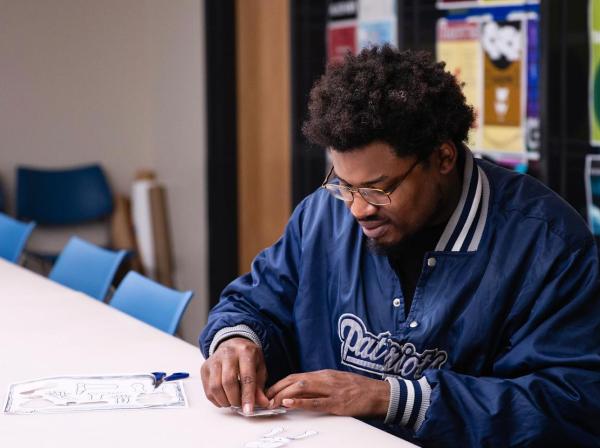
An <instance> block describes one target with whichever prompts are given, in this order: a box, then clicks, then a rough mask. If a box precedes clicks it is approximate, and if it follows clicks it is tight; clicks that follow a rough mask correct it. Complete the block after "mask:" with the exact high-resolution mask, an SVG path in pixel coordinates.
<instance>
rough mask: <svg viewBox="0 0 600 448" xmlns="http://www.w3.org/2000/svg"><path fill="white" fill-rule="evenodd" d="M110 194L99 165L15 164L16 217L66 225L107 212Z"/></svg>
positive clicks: (42, 223)
mask: <svg viewBox="0 0 600 448" xmlns="http://www.w3.org/2000/svg"><path fill="white" fill-rule="evenodd" d="M112 209H113V196H112V193H111V191H110V187H109V186H108V182H107V180H106V176H105V175H104V172H103V171H102V168H101V167H100V166H99V165H88V166H82V167H76V168H71V169H61V170H50V169H38V168H30V167H18V168H17V218H19V219H33V220H35V221H36V222H37V223H39V224H40V225H70V224H79V223H84V222H89V221H95V220H99V219H102V218H104V217H107V216H108V215H110V213H111V212H112Z"/></svg>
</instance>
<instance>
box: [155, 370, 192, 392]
mask: <svg viewBox="0 0 600 448" xmlns="http://www.w3.org/2000/svg"><path fill="white" fill-rule="evenodd" d="M152 375H153V376H154V389H156V388H157V387H158V386H160V385H161V384H162V383H163V382H165V381H177V380H182V379H184V378H188V377H189V376H190V374H189V373H187V372H175V373H172V374H171V375H167V373H166V372H152Z"/></svg>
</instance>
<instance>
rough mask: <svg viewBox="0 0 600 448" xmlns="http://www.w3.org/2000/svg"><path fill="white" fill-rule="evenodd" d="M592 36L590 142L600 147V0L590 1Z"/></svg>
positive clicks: (590, 30) (590, 31)
mask: <svg viewBox="0 0 600 448" xmlns="http://www.w3.org/2000/svg"><path fill="white" fill-rule="evenodd" d="M588 20H589V35H590V38H589V39H590V75H589V77H590V84H589V90H590V92H589V99H590V100H589V101H590V104H589V110H590V140H591V144H592V145H593V146H600V0H589V15H588Z"/></svg>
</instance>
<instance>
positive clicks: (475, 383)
mask: <svg viewBox="0 0 600 448" xmlns="http://www.w3.org/2000/svg"><path fill="white" fill-rule="evenodd" d="M465 159H466V160H465V164H464V178H463V187H462V193H461V197H460V200H459V203H458V205H457V207H456V209H455V211H454V213H453V214H452V216H451V218H450V220H449V222H448V224H447V226H446V228H445V230H444V232H443V234H442V236H441V238H440V240H439V242H438V244H437V247H436V248H435V250H434V251H432V252H428V253H427V254H425V257H424V260H423V270H422V273H421V276H420V278H419V281H418V284H417V287H416V290H415V293H414V298H413V301H412V304H411V308H410V311H409V313H408V315H405V313H404V298H403V295H402V288H401V286H400V281H399V279H398V277H397V275H396V274H395V272H394V270H393V269H392V267H391V266H390V264H389V262H388V259H387V258H386V257H385V256H382V255H377V254H375V253H373V252H372V251H371V250H370V249H369V248H368V247H367V245H366V242H365V238H364V236H363V233H362V230H361V229H360V227H359V225H358V224H357V222H356V221H355V219H354V218H353V217H352V215H351V214H350V211H349V210H348V209H347V208H346V206H345V204H344V203H343V202H342V201H339V200H336V199H335V198H332V197H331V196H330V195H329V194H328V193H327V192H325V191H323V190H319V191H316V192H315V193H313V194H311V195H310V196H308V197H307V198H306V199H305V200H304V201H303V202H302V203H301V204H300V205H299V206H298V207H297V208H296V209H295V211H294V213H293V215H292V217H291V219H290V221H289V223H288V225H287V227H286V230H285V233H284V234H283V236H282V237H281V238H280V239H279V241H277V242H276V243H275V244H274V245H273V246H271V247H269V248H268V249H266V250H264V251H263V252H261V253H260V254H259V255H258V256H257V257H256V259H255V260H254V262H253V264H252V270H251V272H250V273H248V274H246V275H244V276H242V277H240V278H238V279H237V280H235V281H233V282H232V283H231V284H230V285H229V286H227V288H226V289H225V290H224V291H223V293H222V297H221V300H220V302H219V303H218V304H217V305H216V306H215V308H214V309H213V310H212V311H211V313H210V315H209V319H208V324H207V326H206V327H205V329H204V330H203V332H202V334H201V338H200V345H201V349H202V352H203V353H204V355H205V356H206V357H208V356H209V355H210V354H211V353H212V351H213V350H214V348H215V346H216V344H217V343H218V342H219V341H220V340H222V339H224V338H225V337H227V336H228V335H231V334H232V333H237V334H242V335H245V336H247V337H249V338H250V339H253V340H255V342H256V343H257V344H259V345H260V346H261V347H262V349H263V351H264V355H265V361H266V363H267V369H268V372H269V382H270V383H272V382H275V381H277V380H278V379H280V378H282V377H284V376H286V375H288V374H290V373H294V372H307V371H314V370H320V369H337V370H342V371H348V372H354V373H358V374H363V375H368V376H370V377H373V378H380V379H382V378H386V377H388V378H389V377H391V378H398V379H399V380H401V381H400V383H401V385H402V388H401V390H400V392H401V400H404V403H405V404H404V405H403V406H404V407H402V408H401V409H400V410H399V412H398V416H397V418H396V419H395V420H394V422H391V423H390V424H385V423H383V422H381V421H379V422H370V423H372V424H374V425H376V426H378V427H380V428H382V429H385V430H386V431H389V432H392V433H394V434H396V435H398V436H400V437H403V438H405V439H408V440H411V441H413V442H414V443H417V444H422V445H428V446H478V447H479V446H537V445H540V446H548V445H550V446H555V445H556V444H570V445H577V446H600V296H599V267H598V266H599V265H598V254H597V249H596V246H595V243H594V240H593V237H592V236H591V234H590V232H589V231H588V229H587V227H586V225H585V223H584V222H583V220H582V219H581V218H580V217H579V215H578V214H577V213H576V212H575V211H574V210H573V209H572V208H571V207H570V206H569V205H568V204H566V203H565V202H564V201H563V200H562V199H561V198H560V197H558V196H557V195H556V194H554V193H553V192H552V191H550V190H549V189H548V188H546V187H545V186H543V185H542V184H541V183H539V182H537V181H536V180H534V179H533V178H531V177H529V176H523V175H520V174H516V173H513V172H511V171H508V170H505V169H502V168H500V167H497V166H495V165H493V164H490V163H487V162H485V161H482V160H475V159H474V158H473V157H472V155H471V153H470V151H468V150H467V151H466V158H465ZM211 344H212V346H211ZM404 380H406V381H404ZM421 386H425V387H427V390H425V389H423V388H422V387H421ZM429 391H430V392H429ZM419 414H420V415H419ZM415 429H416V431H415Z"/></svg>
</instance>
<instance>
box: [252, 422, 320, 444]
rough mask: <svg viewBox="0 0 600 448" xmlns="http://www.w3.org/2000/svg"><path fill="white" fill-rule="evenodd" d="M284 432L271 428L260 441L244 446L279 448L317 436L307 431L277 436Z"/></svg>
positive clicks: (278, 428) (315, 432)
mask: <svg viewBox="0 0 600 448" xmlns="http://www.w3.org/2000/svg"><path fill="white" fill-rule="evenodd" d="M284 431H285V428H283V427H281V426H278V427H276V428H273V429H272V430H271V431H269V432H268V433H266V434H264V435H263V436H262V437H261V438H260V439H258V440H254V441H252V442H248V443H246V444H245V445H244V447H245V448H279V447H281V446H284V445H287V444H288V443H290V442H293V441H294V440H302V439H306V438H308V437H313V436H316V435H317V434H318V432H317V431H315V430H312V429H309V430H306V431H304V432H301V433H298V434H293V435H289V436H284V435H279V434H282V433H283V432H284Z"/></svg>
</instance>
